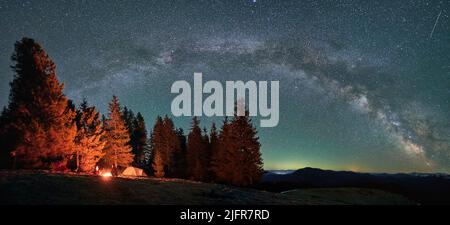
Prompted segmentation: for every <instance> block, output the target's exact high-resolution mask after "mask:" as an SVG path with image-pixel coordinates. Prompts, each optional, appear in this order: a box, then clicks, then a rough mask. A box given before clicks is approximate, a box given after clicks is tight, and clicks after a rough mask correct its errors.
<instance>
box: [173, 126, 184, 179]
mask: <svg viewBox="0 0 450 225" xmlns="http://www.w3.org/2000/svg"><path fill="white" fill-rule="evenodd" d="M176 135H177V137H178V142H179V143H180V147H179V150H177V151H175V152H174V155H173V164H174V177H178V178H185V177H186V174H187V173H186V167H187V165H186V136H185V135H184V131H183V129H182V128H178V129H177V130H176Z"/></svg>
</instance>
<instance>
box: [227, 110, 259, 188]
mask: <svg viewBox="0 0 450 225" xmlns="http://www.w3.org/2000/svg"><path fill="white" fill-rule="evenodd" d="M231 130H232V133H231V138H230V140H229V141H231V142H232V143H233V144H232V145H231V150H232V151H234V153H233V154H232V156H233V157H234V163H233V173H232V174H233V176H232V179H231V180H229V181H228V182H231V183H232V184H234V185H241V186H247V185H252V184H254V183H257V182H258V181H259V180H260V179H261V176H262V174H263V162H262V158H261V152H260V148H261V144H260V143H259V137H258V136H257V131H256V128H255V127H254V126H253V124H252V120H251V118H250V116H249V113H248V111H246V112H245V116H235V117H234V119H233V121H232V123H231Z"/></svg>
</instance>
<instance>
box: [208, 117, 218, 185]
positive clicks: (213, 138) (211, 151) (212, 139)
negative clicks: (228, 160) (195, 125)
mask: <svg viewBox="0 0 450 225" xmlns="http://www.w3.org/2000/svg"><path fill="white" fill-rule="evenodd" d="M218 147H219V136H218V133H217V128H216V124H215V123H213V124H212V125H211V130H210V132H209V145H208V160H209V161H208V164H207V169H208V176H209V178H210V179H213V180H214V179H215V178H214V168H213V167H214V166H213V164H214V163H213V161H214V156H215V154H216V152H217V149H218Z"/></svg>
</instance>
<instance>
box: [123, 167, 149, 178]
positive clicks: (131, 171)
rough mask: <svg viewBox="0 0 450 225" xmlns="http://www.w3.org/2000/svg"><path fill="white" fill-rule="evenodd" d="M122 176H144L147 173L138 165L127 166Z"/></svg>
mask: <svg viewBox="0 0 450 225" xmlns="http://www.w3.org/2000/svg"><path fill="white" fill-rule="evenodd" d="M121 175H122V176H126V177H143V176H147V174H145V172H144V170H142V169H139V168H136V167H132V166H130V167H127V168H126V169H125V170H124V171H123V172H122V174H121Z"/></svg>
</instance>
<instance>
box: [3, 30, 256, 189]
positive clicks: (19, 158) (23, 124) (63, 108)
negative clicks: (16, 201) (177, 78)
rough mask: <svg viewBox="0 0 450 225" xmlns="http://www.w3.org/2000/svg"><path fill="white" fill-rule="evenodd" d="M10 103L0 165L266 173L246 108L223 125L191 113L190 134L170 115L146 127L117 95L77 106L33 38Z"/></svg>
mask: <svg viewBox="0 0 450 225" xmlns="http://www.w3.org/2000/svg"><path fill="white" fill-rule="evenodd" d="M11 59H12V66H11V68H12V71H13V72H14V77H13V80H12V82H11V83H10V87H11V89H10V95H9V103H8V106H7V107H5V108H4V109H3V111H2V114H1V117H0V151H1V157H0V165H1V167H2V168H8V169H11V168H13V169H45V170H53V171H63V172H69V171H72V172H79V173H94V172H95V170H96V169H97V168H99V167H100V168H113V169H123V168H126V167H128V166H134V167H138V168H142V169H143V170H145V171H146V172H147V173H148V174H149V175H153V176H155V177H157V178H184V179H191V180H195V181H203V182H217V183H225V184H232V185H238V186H248V185H252V184H254V183H256V182H257V181H258V180H259V179H260V178H261V176H262V173H263V162H262V159H261V152H260V142H259V140H258V135H257V130H256V128H255V127H254V125H253V124H252V121H251V119H250V117H249V116H248V113H247V115H246V116H240V117H238V116H234V117H232V118H225V119H224V121H223V122H222V124H220V129H218V128H217V127H216V124H212V126H211V128H210V129H206V128H203V129H202V128H201V125H200V120H199V118H197V117H194V118H192V122H191V127H190V130H189V131H188V132H187V133H185V131H184V130H183V129H181V128H177V127H176V125H175V124H174V122H173V120H172V119H171V118H170V117H169V116H167V115H165V116H164V117H161V116H158V117H157V118H156V120H155V121H154V125H153V130H151V131H147V129H146V121H145V119H144V117H143V116H142V114H141V113H139V112H137V113H135V112H134V111H133V110H132V109H129V108H127V107H126V106H122V105H120V101H119V97H118V96H112V98H111V101H110V103H109V110H108V112H107V114H106V115H101V114H100V112H99V111H98V110H97V109H96V107H95V106H94V105H90V104H89V102H88V99H84V100H83V101H82V103H81V104H80V105H78V106H76V105H75V104H74V103H73V101H72V100H70V99H69V98H68V97H67V96H66V95H64V92H63V91H64V84H62V83H60V82H59V81H58V78H57V74H56V65H55V63H54V62H53V61H52V60H51V58H50V57H49V56H48V55H47V53H46V52H45V50H44V48H43V47H42V46H41V45H40V44H38V43H37V42H35V41H34V40H33V39H30V38H23V39H22V40H21V41H18V42H16V44H15V51H14V53H13V55H12V57H11Z"/></svg>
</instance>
